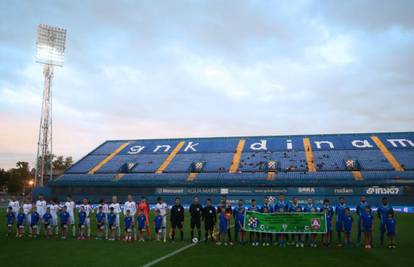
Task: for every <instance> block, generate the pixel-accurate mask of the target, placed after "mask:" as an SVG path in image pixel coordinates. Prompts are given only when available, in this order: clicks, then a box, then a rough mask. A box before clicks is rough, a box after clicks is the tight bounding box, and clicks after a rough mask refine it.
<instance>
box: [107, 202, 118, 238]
mask: <svg viewBox="0 0 414 267" xmlns="http://www.w3.org/2000/svg"><path fill="white" fill-rule="evenodd" d="M116 218H117V215H116V213H115V212H114V207H110V208H109V214H108V228H109V231H110V234H111V235H110V237H109V238H108V240H110V241H115V230H116V229H117V228H118V226H117V223H116Z"/></svg>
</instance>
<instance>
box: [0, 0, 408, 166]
mask: <svg viewBox="0 0 414 267" xmlns="http://www.w3.org/2000/svg"><path fill="white" fill-rule="evenodd" d="M413 10H414V1H410V0H406V1H379V0H373V1H312V0H304V1H229V0H226V1H223V0H219V1H214V0H209V1H184V0H182V1H170V0H163V1H152V0H151V1H144V0H141V1H138V0H137V1H132V0H130V1H102V0H99V1H97V0H96V1H83V0H72V1H56V0H53V1H40V0H39V1H23V0H2V1H0V168H1V167H3V168H9V167H12V166H13V165H14V163H15V162H16V161H17V160H27V161H30V162H33V161H34V160H33V159H34V158H35V151H36V141H37V132H38V126H39V125H38V124H39V119H40V108H41V96H42V86H43V80H42V66H41V65H39V64H36V63H35V53H36V49H35V41H36V40H35V39H36V28H37V25H38V24H40V23H45V24H50V25H54V26H59V27H63V28H66V29H67V49H66V57H65V60H66V61H65V66H64V67H63V68H57V69H56V70H55V78H54V87H53V91H54V92H53V99H54V152H55V153H57V154H63V155H71V156H73V157H74V158H75V159H78V158H80V157H81V156H83V155H84V154H86V153H87V152H88V151H89V150H91V149H92V148H94V147H96V146H97V145H99V144H100V143H102V142H103V141H105V140H107V139H139V138H158V137H187V136H228V135H278V134H318V133H344V132H371V131H412V130H414V117H413V115H414V16H413V13H412V11H413Z"/></svg>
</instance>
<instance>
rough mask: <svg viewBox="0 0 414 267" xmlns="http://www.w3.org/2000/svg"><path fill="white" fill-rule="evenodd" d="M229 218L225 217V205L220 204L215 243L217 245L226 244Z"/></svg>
mask: <svg viewBox="0 0 414 267" xmlns="http://www.w3.org/2000/svg"><path fill="white" fill-rule="evenodd" d="M229 219H230V218H229ZM229 219H228V218H227V215H226V209H225V207H223V206H222V207H221V211H220V215H219V241H218V242H217V243H216V244H217V245H221V244H224V245H226V246H227V241H226V236H227V230H228V229H229Z"/></svg>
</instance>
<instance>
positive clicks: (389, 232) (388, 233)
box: [387, 231, 395, 237]
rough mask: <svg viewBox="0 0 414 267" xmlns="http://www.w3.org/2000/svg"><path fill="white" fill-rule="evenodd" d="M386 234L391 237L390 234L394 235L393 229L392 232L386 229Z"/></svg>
mask: <svg viewBox="0 0 414 267" xmlns="http://www.w3.org/2000/svg"><path fill="white" fill-rule="evenodd" d="M387 236H391V237H392V236H395V232H394V231H392V232H391V231H388V232H387Z"/></svg>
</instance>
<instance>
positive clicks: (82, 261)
mask: <svg viewBox="0 0 414 267" xmlns="http://www.w3.org/2000/svg"><path fill="white" fill-rule="evenodd" d="M0 215H1V218H2V224H1V228H0V251H1V252H0V262H1V265H2V266H5V267H14V266H33V267H35V266H42V267H45V266H60V267H65V266H79V267H81V266H82V267H84V266H99V267H106V266H108V267H109V266H110V267H114V266H116V267H123V266H180V267H181V266H215V267H216V266H238V267H240V266H249V267H259V266H291V267H293V266H333V267H339V266H350V267H351V266H352V267H359V266H361V267H362V266H363V267H367V266H375V267H380V266H396V267H401V266H413V265H414V257H413V256H414V255H413V254H412V253H413V251H414V229H413V225H414V224H413V223H414V215H412V214H397V215H396V218H397V239H396V240H397V242H396V243H397V248H396V249H388V248H387V247H379V229H378V220H376V225H375V229H374V234H373V239H374V248H373V249H371V250H366V249H364V248H361V247H352V248H345V247H343V248H339V247H337V246H336V243H335V244H334V245H332V246H331V247H328V248H326V247H318V248H310V247H305V248H296V247H292V246H288V247H286V248H280V247H277V246H274V245H273V246H270V247H261V246H259V247H252V246H251V245H247V244H246V245H244V246H241V245H234V246H223V245H222V246H217V245H215V244H212V243H207V244H205V243H204V242H201V243H200V244H196V245H191V243H190V240H189V239H190V231H189V218H188V217H186V221H185V223H184V224H185V241H184V242H180V241H175V242H171V241H168V242H167V243H161V242H155V241H146V242H144V243H143V242H133V243H124V242H122V241H106V240H93V239H91V240H83V241H78V240H75V239H73V238H69V239H68V240H60V239H59V240H46V239H44V238H38V239H30V238H27V237H25V238H23V239H16V238H15V237H14V236H13V237H6V225H5V221H6V219H5V210H4V209H3V210H1V212H0ZM92 218H93V219H94V216H92ZM354 219H356V217H354ZM92 227H93V228H92V235H94V233H95V232H96V231H95V230H96V226H95V223H94V222H92ZM353 230H356V229H355V227H354V229H353ZM232 232H233V231H232ZM202 235H204V231H203V233H202ZM334 236H335V233H334ZM176 239H177V237H176ZM355 240H356V231H353V241H355Z"/></svg>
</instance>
